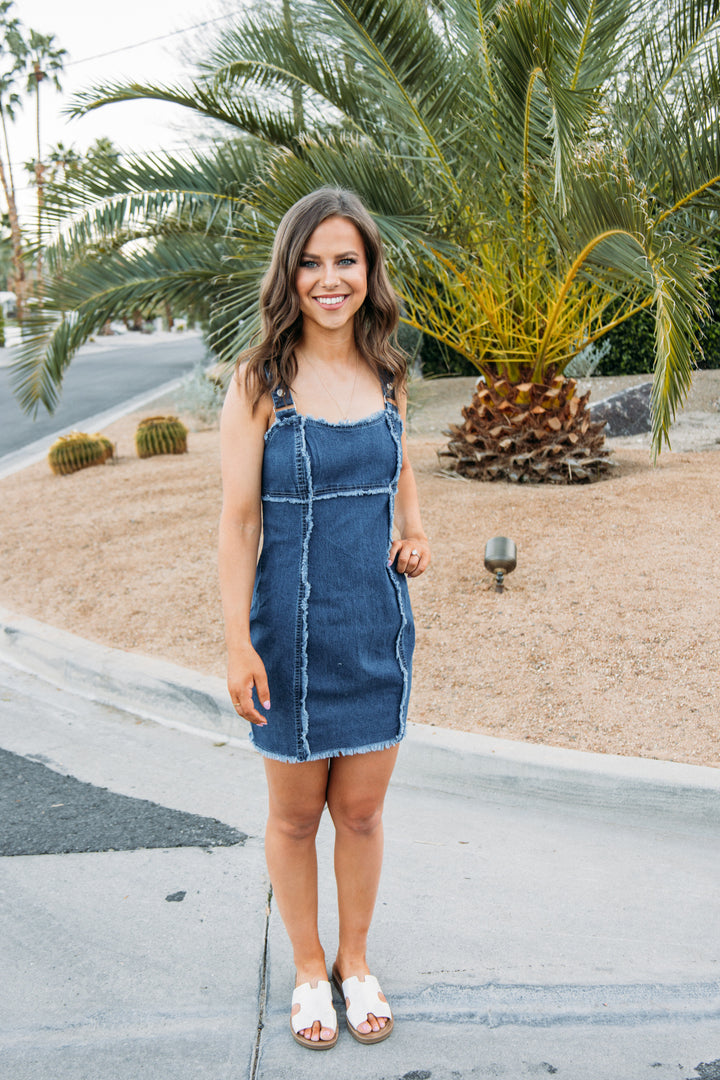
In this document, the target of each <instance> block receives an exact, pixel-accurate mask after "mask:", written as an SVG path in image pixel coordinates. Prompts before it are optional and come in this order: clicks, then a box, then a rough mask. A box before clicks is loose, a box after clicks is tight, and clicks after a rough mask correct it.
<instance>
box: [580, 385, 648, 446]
mask: <svg viewBox="0 0 720 1080" xmlns="http://www.w3.org/2000/svg"><path fill="white" fill-rule="evenodd" d="M651 390H652V382H644V383H639V384H638V385H637V386H630V387H629V388H628V389H627V390H620V392H619V393H617V394H611V395H610V397H606V398H603V400H602V401H597V402H595V404H593V405H591V406H590V416H591V417H592V419H593V420H605V421H606V424H605V435H606V436H608V437H609V438H614V437H615V436H617V435H642V434H644V433H645V432H646V431H650V430H651V426H652V424H651V420H650V391H651Z"/></svg>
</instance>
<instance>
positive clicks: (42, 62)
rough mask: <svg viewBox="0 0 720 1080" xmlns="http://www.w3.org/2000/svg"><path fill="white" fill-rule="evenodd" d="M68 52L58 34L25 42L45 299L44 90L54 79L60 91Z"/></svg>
mask: <svg viewBox="0 0 720 1080" xmlns="http://www.w3.org/2000/svg"><path fill="white" fill-rule="evenodd" d="M66 56H67V50H66V49H61V48H59V47H58V46H57V45H56V44H55V35H54V34H41V33H39V32H38V31H37V30H32V29H31V30H30V32H29V35H28V38H27V41H26V43H25V54H24V57H23V60H24V67H25V70H26V72H27V91H28V93H31V94H34V95H35V140H36V146H37V158H36V160H35V184H36V187H37V252H36V255H35V271H36V294H37V297H38V299H42V293H43V265H42V260H43V228H42V216H43V202H44V190H45V165H44V163H43V160H42V156H43V155H42V140H41V132H40V87H41V86H42V84H43V83H44V82H45V81H46V80H48V79H49V80H50V82H51V83H52V84H53V86H54V87H55V89H56V90H60V89H61V86H60V78H59V75H60V72H62V70H63V65H64V58H65V57H66Z"/></svg>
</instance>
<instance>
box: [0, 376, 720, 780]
mask: <svg viewBox="0 0 720 1080" xmlns="http://www.w3.org/2000/svg"><path fill="white" fill-rule="evenodd" d="M639 381H642V377H623V378H618V379H593V380H590V385H591V387H592V391H591V392H592V399H593V400H600V399H601V398H603V397H605V396H606V395H607V394H608V393H611V392H614V391H616V390H617V389H620V388H621V387H623V386H627V385H629V384H633V383H637V382H639ZM472 383H473V380H472V379H440V380H432V381H428V382H426V383H422V384H419V385H418V386H417V387H416V388H414V389H413V401H414V404H413V409H412V416H411V423H410V434H409V447H410V454H411V457H412V461H413V465H414V467H415V472H416V476H417V480H418V487H419V491H420V498H421V504H422V509H423V515H424V520H425V527H426V530H427V532H428V534H429V536H430V538H431V542H432V545H433V553H434V561H433V565H432V567H431V569H430V570H429V571H428V572H427V573H426V574H425V575H424V576H423V577H422V578H419V579H418V580H417V581H411V583H410V588H411V596H412V601H413V608H414V612H415V621H416V626H417V638H418V643H417V650H416V656H415V668H414V680H413V693H412V700H411V706H410V719H411V720H413V721H416V722H419V723H422V724H435V725H439V726H443V727H449V728H456V729H460V730H464V731H476V732H483V733H485V734H490V735H497V736H500V737H502V738H508V739H516V740H524V741H527V742H535V743H546V744H548V745H552V746H565V747H573V748H575V749H579V750H591V751H599V752H602V753H608V754H622V755H637V756H640V757H650V758H661V759H667V760H672V761H682V762H691V763H694V764H703V765H711V766H715V767H720V721H719V716H720V665H719V664H718V659H717V658H718V656H720V535H719V530H718V521H719V520H720V483H719V482H718V476H719V473H720V371H711V372H698V373H697V374H696V377H695V381H694V385H693V390H692V391H691V395H690V398H689V400H688V403H687V405H686V408H685V410H684V411H683V413H682V414H681V416H680V417H679V419H678V422H677V424H676V426H675V428H674V431H673V450H672V451H664V452H663V453H662V455H661V457H660V459H659V462H658V464H657V465H656V466H653V465H652V462H651V459H650V455H649V439H648V437H647V436H633V437H631V438H628V439H613V440H608V445H609V446H610V447H611V448H612V449H613V451H614V454H613V458H614V460H615V462H616V468H615V469H614V471H613V473H612V475H611V477H610V478H609V479H606V480H603V481H601V482H598V483H595V484H591V485H587V486H583V485H578V486H573V487H553V486H534V487H523V486H517V485H511V484H506V483H496V484H481V483H478V482H476V481H467V480H463V479H460V478H457V477H455V478H450V477H448V476H446V475H443V474H442V473H441V472H440V469H439V464H438V458H437V450H438V448H439V447H441V446H442V445H443V443H444V441H445V440H444V439H443V435H442V431H443V428H444V427H445V426H446V424H447V423H448V422H449V421H453V420H457V419H458V418H459V411H460V407H461V405H462V404H464V403H466V402H467V401H469V399H470V397H471V393H472ZM162 404H163V408H164V409H165V410H166V411H167V410H168V409H169V408H170V407H171V404H172V403H171V402H164V403H162ZM157 411H158V407H157V406H156V405H153V406H152V407H150V408H149V409H148V408H146V409H145V410H143V412H142V413H138V414H134V415H130V416H127V417H125V418H123V419H122V420H119V421H118V422H117V423H115V424H113V425H112V426H111V427H109V428H108V429H107V430H106V434H108V435H109V436H110V438H111V439H112V440H113V441H114V442H115V443H116V445H117V449H118V457H117V461H116V462H115V464H108V465H104V466H101V467H97V468H92V469H86V470H84V471H82V472H79V473H75V474H73V475H71V476H66V477H56V476H53V475H52V474H51V472H50V470H49V468H48V466H47V464H46V463H44V462H43V463H40V464H37V465H34V466H31V467H30V468H27V469H25V470H23V471H22V472H20V473H17V474H15V475H13V476H10V477H8V478H6V479H4V480H2V481H0V494H1V496H2V506H3V514H2V517H3V528H2V537H1V540H0V551H1V554H2V561H1V563H0V583H1V584H0V597H1V600H0V603H2V606H3V607H5V608H6V609H9V610H10V611H13V612H16V613H17V614H21V615H29V616H32V617H33V618H36V619H40V620H42V621H43V622H46V623H49V624H51V625H53V626H56V627H59V628H62V629H65V630H69V631H72V632H73V633H76V634H80V635H82V636H83V637H86V638H88V639H90V640H93V641H97V642H101V643H103V644H107V645H111V646H114V647H115V648H119V649H124V650H127V651H128V652H137V653H144V654H147V655H150V656H156V657H162V658H164V659H168V660H172V661H174V662H176V663H178V664H183V665H186V666H187V667H190V668H194V669H196V670H198V671H202V672H207V673H210V674H213V675H219V676H223V675H224V646H223V634H222V625H221V615H220V602H219V591H218V585H217V571H216V534H217V520H218V514H219V509H220V498H221V492H220V481H219V472H218V459H219V445H218V444H219V440H218V433H217V431H215V430H204V431H192V430H191V434H190V438H189V452H188V453H187V454H186V455H184V456H178V457H157V458H152V459H146V460H140V459H139V458H137V457H136V456H135V452H134V447H133V433H134V430H135V427H136V426H137V423H138V420H139V419H140V418H141V416H146V415H152V414H153V413H155V412H157ZM185 419H186V422H187V423H188V425H189V426H192V421H191V420H190V419H189V418H187V417H185ZM497 535H505V536H509V537H511V538H512V539H513V540H515V542H516V544H517V548H518V565H517V569H516V570H515V572H514V573H513V574H512V575H510V576H509V578H508V579H507V587H506V589H505V591H504V592H503V593H502V594H498V593H496V592H495V590H494V585H493V581H492V579H491V577H490V575H489V574H488V573H487V571H486V570H485V569H484V566H483V553H484V548H485V543H486V541H487V540H488V539H489V538H490V537H493V536H497Z"/></svg>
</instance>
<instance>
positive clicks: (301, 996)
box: [290, 979, 338, 1050]
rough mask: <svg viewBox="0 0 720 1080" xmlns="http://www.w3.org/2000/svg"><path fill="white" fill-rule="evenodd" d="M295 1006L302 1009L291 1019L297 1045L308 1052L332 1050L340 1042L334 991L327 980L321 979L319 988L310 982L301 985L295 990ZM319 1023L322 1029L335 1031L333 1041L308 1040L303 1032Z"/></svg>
mask: <svg viewBox="0 0 720 1080" xmlns="http://www.w3.org/2000/svg"><path fill="white" fill-rule="evenodd" d="M292 1004H293V1006H295V1005H299V1006H300V1008H299V1010H298V1011H297V1012H296V1013H293V1014H292V1015H291V1017H290V1031H291V1032H292V1037H293V1039H294V1040H295V1042H296V1043H300V1046H304V1047H306V1048H307V1049H308V1050H331V1049H332V1047H333V1046H334V1045H335V1043H336V1042H337V1041H338V1020H337V1013H336V1012H335V1007H334V1005H333V1002H332V989H331V987H330V983H329V982H328V981H327V979H319V980H318V984H317V986H311V985H310V983H309V982H306V983H301V984H300V986H296V987H295V989H294V990H293V996H292ZM316 1021H319V1023H320V1027H321V1028H330V1030H332V1031H334V1032H335V1034H334V1035H333V1037H332V1039H318V1040H317V1041H314V1040H313V1039H306V1038H305V1036H304V1035H301V1034H300V1032H301V1031H305V1030H306V1029H307V1028H311V1027H312V1026H313V1024H314V1023H315V1022H316Z"/></svg>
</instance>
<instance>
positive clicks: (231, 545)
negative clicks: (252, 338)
mask: <svg viewBox="0 0 720 1080" xmlns="http://www.w3.org/2000/svg"><path fill="white" fill-rule="evenodd" d="M270 409H271V406H270V405H269V404H265V405H264V404H263V403H262V402H261V403H260V405H259V406H258V407H257V409H256V410H255V413H254V414H253V412H252V408H251V406H250V401H249V400H248V396H247V393H246V390H245V385H244V379H243V378H242V370H241V378H240V381H239V382H238V380H237V379H233V380H232V382H231V384H230V388H229V390H228V393H227V397H226V398H225V404H224V406H223V412H222V420H221V424H220V447H221V456H222V482H223V505H222V514H221V517H220V535H219V552H218V561H219V568H220V591H221V595H222V605H223V614H224V618H225V640H226V643H227V649H228V690H229V692H230V697H231V699H232V701H233V704H234V705H235V708H236V710H237V712H238V714H239V715H240V716H243V717H245V719H246V720H249V721H250V722H251V723H254V724H265V723H266V718H265V717H264V716H263V715H262V714H261V713H260V712H258V710H257V709H255V707H254V705H253V701H252V690H253V686H254V687H255V688H256V690H257V694H258V697H259V699H260V701H261V702H262V703H263V706H264V708H265V709H269V708H270V692H269V688H268V681H267V675H266V673H265V667H264V665H263V662H262V660H261V658H260V657H259V656H258V654H257V653H256V652H255V650H254V649H253V647H252V643H251V641H250V604H251V601H252V592H253V584H254V581H255V567H256V564H257V556H258V549H259V546H260V537H261V535H262V502H261V493H262V462H263V451H264V436H265V431H266V430H267V425H268V421H269V410H270Z"/></svg>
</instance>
